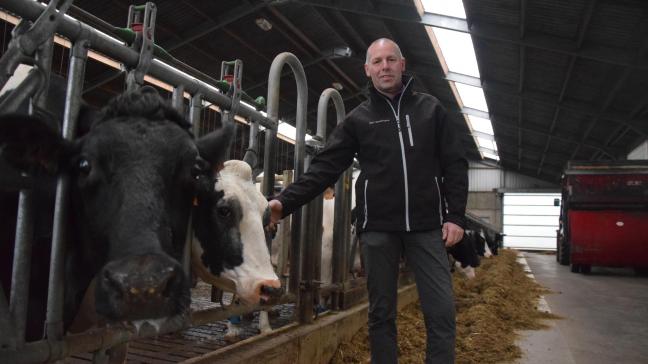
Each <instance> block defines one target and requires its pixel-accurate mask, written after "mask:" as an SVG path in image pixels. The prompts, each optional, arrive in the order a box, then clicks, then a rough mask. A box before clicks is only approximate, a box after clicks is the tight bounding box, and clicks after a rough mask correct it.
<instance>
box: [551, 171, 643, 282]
mask: <svg viewBox="0 0 648 364" xmlns="http://www.w3.org/2000/svg"><path fill="white" fill-rule="evenodd" d="M562 201H563V203H562V207H561V209H560V228H559V230H558V236H557V254H556V256H557V259H558V261H559V262H560V264H563V265H568V264H571V271H572V272H575V273H578V272H582V273H589V272H590V269H591V267H592V266H593V265H598V266H610V267H634V268H635V269H636V270H637V271H638V272H639V273H643V274H645V273H647V272H648V160H637V161H630V160H625V161H616V162H606V163H604V162H578V161H571V162H568V163H567V168H566V169H565V172H564V174H563V180H562Z"/></svg>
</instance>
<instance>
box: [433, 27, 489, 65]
mask: <svg viewBox="0 0 648 364" xmlns="http://www.w3.org/2000/svg"><path fill="white" fill-rule="evenodd" d="M432 30H433V31H434V36H435V37H436V38H437V41H438V43H439V47H440V48H441V53H443V58H444V59H445V62H446V64H447V65H448V70H449V71H450V72H456V73H461V74H464V75H469V76H473V77H479V69H478V68H477V57H476V56H475V50H474V48H473V43H472V39H471V38H470V34H468V33H463V32H458V31H455V30H448V29H442V28H435V27H432Z"/></svg>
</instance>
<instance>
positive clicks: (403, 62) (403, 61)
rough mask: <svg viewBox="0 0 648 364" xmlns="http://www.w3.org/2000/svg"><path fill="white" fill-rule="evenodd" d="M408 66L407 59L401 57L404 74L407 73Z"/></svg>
mask: <svg viewBox="0 0 648 364" xmlns="http://www.w3.org/2000/svg"><path fill="white" fill-rule="evenodd" d="M406 64H407V62H406V61H405V58H404V57H401V65H402V68H403V69H402V71H403V72H405V65H406Z"/></svg>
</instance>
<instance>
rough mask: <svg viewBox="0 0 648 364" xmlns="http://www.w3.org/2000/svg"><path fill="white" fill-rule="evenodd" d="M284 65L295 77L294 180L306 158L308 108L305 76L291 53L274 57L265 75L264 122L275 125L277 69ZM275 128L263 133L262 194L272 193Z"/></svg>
mask: <svg viewBox="0 0 648 364" xmlns="http://www.w3.org/2000/svg"><path fill="white" fill-rule="evenodd" d="M286 64H288V65H289V66H290V68H291V69H292V71H293V73H294V74H295V82H296V83H297V115H296V117H295V120H296V121H295V123H296V126H295V127H296V129H297V130H296V135H295V179H297V178H298V177H299V176H300V175H302V174H303V173H304V157H305V155H306V146H305V139H306V108H307V106H308V85H307V83H306V73H305V72H304V68H303V67H302V64H301V62H299V59H298V58H297V57H296V56H295V55H294V54H292V53H289V52H284V53H280V54H278V55H277V56H276V57H275V59H274V60H273V61H272V65H271V66H270V73H269V74H268V119H270V120H271V121H273V122H275V123H277V124H278V123H279V85H280V83H281V70H282V69H283V67H284V65H286ZM276 136H277V128H276V127H274V128H272V130H267V131H266V146H265V153H264V154H265V155H264V159H263V160H264V170H263V175H264V179H263V181H264V182H263V186H262V190H261V191H262V192H263V193H264V194H270V193H272V188H273V187H274V173H275V163H274V162H275V161H274V151H275V150H274V146H275V145H276Z"/></svg>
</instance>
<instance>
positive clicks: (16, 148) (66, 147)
mask: <svg viewBox="0 0 648 364" xmlns="http://www.w3.org/2000/svg"><path fill="white" fill-rule="evenodd" d="M72 150H73V146H72V143H71V142H69V141H66V140H65V139H63V138H62V137H61V136H60V135H59V133H58V132H57V131H56V130H52V128H51V127H49V126H48V124H47V123H46V122H45V121H43V120H42V119H40V118H36V117H33V116H28V115H24V114H7V115H2V116H0V156H1V157H2V158H3V159H4V160H5V161H6V162H7V163H9V164H10V165H12V166H13V167H14V168H16V169H18V170H21V171H23V172H36V171H45V172H47V173H51V174H55V173H57V172H58V170H59V167H60V166H61V162H62V161H63V160H64V159H65V158H66V157H67V156H68V155H70V153H71V152H72Z"/></svg>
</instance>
